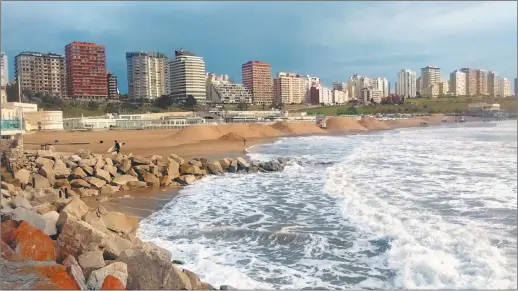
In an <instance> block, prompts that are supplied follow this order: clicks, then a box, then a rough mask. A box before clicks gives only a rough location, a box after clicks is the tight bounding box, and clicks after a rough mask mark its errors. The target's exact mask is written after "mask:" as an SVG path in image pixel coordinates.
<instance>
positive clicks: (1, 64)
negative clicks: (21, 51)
mask: <svg viewBox="0 0 518 291" xmlns="http://www.w3.org/2000/svg"><path fill="white" fill-rule="evenodd" d="M8 67H9V66H8V59H7V55H6V54H5V53H4V52H2V55H1V59H0V74H1V75H2V76H1V78H0V79H1V80H0V87H5V86H7V83H9V68H8Z"/></svg>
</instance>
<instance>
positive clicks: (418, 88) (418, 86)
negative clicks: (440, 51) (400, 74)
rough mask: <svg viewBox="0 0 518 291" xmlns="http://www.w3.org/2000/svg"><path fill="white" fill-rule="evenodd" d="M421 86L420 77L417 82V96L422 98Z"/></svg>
mask: <svg viewBox="0 0 518 291" xmlns="http://www.w3.org/2000/svg"><path fill="white" fill-rule="evenodd" d="M421 85H422V82H421V77H419V78H417V79H416V80H415V89H416V96H417V95H419V96H422V94H421V90H422V88H421ZM417 93H419V94H417Z"/></svg>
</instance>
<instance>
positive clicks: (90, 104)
mask: <svg viewBox="0 0 518 291" xmlns="http://www.w3.org/2000/svg"><path fill="white" fill-rule="evenodd" d="M87 106H88V109H90V110H95V109H97V108H99V104H97V102H95V101H93V100H92V101H90V102H88V105H87Z"/></svg>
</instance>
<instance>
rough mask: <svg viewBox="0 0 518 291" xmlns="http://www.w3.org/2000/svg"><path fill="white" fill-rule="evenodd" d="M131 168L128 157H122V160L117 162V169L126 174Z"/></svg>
mask: <svg viewBox="0 0 518 291" xmlns="http://www.w3.org/2000/svg"><path fill="white" fill-rule="evenodd" d="M130 169H131V161H130V160H129V159H124V160H122V162H121V163H120V164H119V170H120V171H121V172H122V173H124V174H126V173H128V171H129V170H130Z"/></svg>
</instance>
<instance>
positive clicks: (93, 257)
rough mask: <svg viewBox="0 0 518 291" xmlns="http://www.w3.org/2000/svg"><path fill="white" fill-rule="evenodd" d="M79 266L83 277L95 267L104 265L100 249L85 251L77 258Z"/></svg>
mask: <svg viewBox="0 0 518 291" xmlns="http://www.w3.org/2000/svg"><path fill="white" fill-rule="evenodd" d="M77 261H78V263H79V266H81V269H82V270H83V274H84V275H85V278H88V276H89V275H90V273H91V272H92V271H94V270H96V269H100V268H102V267H104V258H103V253H102V252H101V251H92V252H86V253H84V254H82V255H80V256H79V257H78V258H77Z"/></svg>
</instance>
